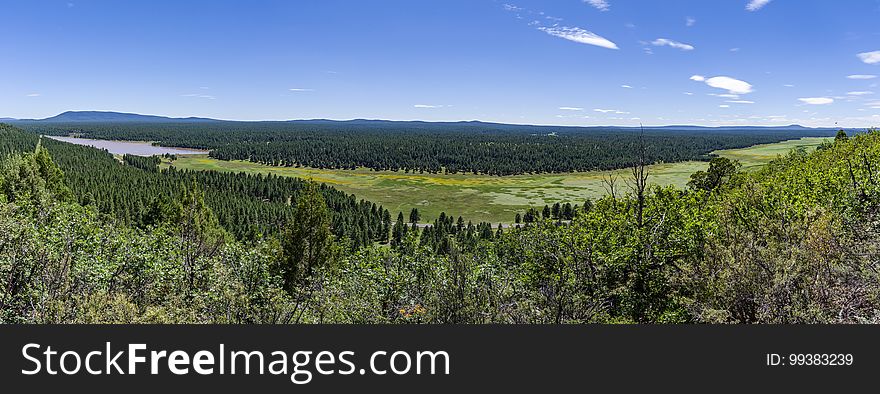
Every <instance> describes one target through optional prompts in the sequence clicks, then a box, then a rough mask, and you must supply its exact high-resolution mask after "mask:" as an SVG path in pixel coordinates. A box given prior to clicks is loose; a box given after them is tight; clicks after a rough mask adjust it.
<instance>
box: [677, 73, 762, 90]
mask: <svg viewBox="0 0 880 394" xmlns="http://www.w3.org/2000/svg"><path fill="white" fill-rule="evenodd" d="M691 81H697V82H705V83H706V85H709V86H711V87H713V88H718V89H724V90H726V91H728V92H730V94H746V93H751V92H752V85H751V84H750V83H748V82H746V81H740V80H738V79H735V78H731V77H725V76H719V77H712V78H708V79H707V78H706V77H704V76H702V75H694V76H692V77H691Z"/></svg>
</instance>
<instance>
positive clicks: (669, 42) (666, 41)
mask: <svg viewBox="0 0 880 394" xmlns="http://www.w3.org/2000/svg"><path fill="white" fill-rule="evenodd" d="M651 44H653V45H654V46H658V47H661V46H670V47H673V48H675V49H681V50H682V51H692V50H694V46H693V45H690V44H685V43H681V42H678V41H673V40H670V39H668V38H658V39H656V40H654V41H651Z"/></svg>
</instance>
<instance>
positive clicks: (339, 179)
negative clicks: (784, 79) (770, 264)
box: [163, 138, 828, 223]
mask: <svg viewBox="0 0 880 394" xmlns="http://www.w3.org/2000/svg"><path fill="white" fill-rule="evenodd" d="M825 140H828V138H802V139H798V140H790V141H784V142H780V143H776V144H767V145H756V146H752V147H749V148H743V149H730V150H722V151H717V152H715V153H716V154H718V155H720V156H723V157H728V158H730V159H736V160H739V161H740V163H741V164H742V166H743V168H744V169H750V168H755V167H758V166H761V165H763V164H766V163H767V162H769V161H770V160H772V159H775V158H776V157H777V156H779V155H784V154H786V153H788V152H789V151H790V150H792V149H795V148H798V147H804V148H807V149H812V148H815V147H816V146H818V145H819V144H821V143H822V141H825ZM169 164H171V165H173V166H174V167H176V168H178V169H189V170H217V171H229V172H246V173H262V174H275V175H281V176H292V177H300V178H305V179H312V180H314V181H317V182H322V183H326V184H328V185H330V186H333V187H335V188H337V189H340V190H342V191H345V192H347V193H352V194H354V195H356V196H357V197H359V198H363V199H366V200H369V201H373V202H375V203H377V204H381V205H382V206H384V207H385V208H387V209H388V210H389V211H391V212H392V213H396V212H404V213H408V212H409V211H410V210H411V209H412V208H418V209H419V212H420V213H421V214H422V218H423V221H431V220H434V219H435V218H436V217H437V216H438V215H439V214H440V212H446V213H447V214H451V215H453V216H456V217H457V216H462V217H465V218H467V219H469V220H472V221H474V222H483V221H485V222H490V223H511V222H513V218H514V216H515V215H516V213H517V212H523V211H524V210H526V209H528V208H529V207H530V206H531V207H537V208H542V207H543V206H544V205H551V204H554V203H556V202H561V203H565V202H570V203H572V204H582V203H583V201H584V200H585V199H588V198H589V199H597V198H599V197H601V196H604V195H605V194H607V193H608V191H607V186H606V183H605V182H604V180H603V179H605V178H607V177H608V176H609V175H611V176H616V177H617V179H618V181H617V184H618V190H622V191H624V192H625V191H626V190H628V189H627V186H626V185H625V183H624V180H625V179H627V178H628V177H629V170H627V169H621V170H615V171H590V172H579V173H566V174H535V175H516V176H505V177H498V176H488V175H473V174H428V173H424V174H419V173H404V172H403V171H400V172H392V171H372V170H369V169H365V168H361V169H356V170H326V169H316V168H294V167H273V166H267V165H262V164H256V163H251V162H246V161H222V160H215V159H211V158H209V157H207V155H190V156H179V157H178V158H177V160H175V161H174V162H173V163H168V162H165V163H163V166H165V167H167V166H168V165H169ZM706 167H707V163H705V162H694V161H689V162H681V163H670V164H656V165H652V166H651V167H650V178H649V181H650V182H651V183H654V184H658V185H674V186H676V187H678V188H684V187H685V185H686V184H687V182H688V180H689V178H690V175H691V174H693V173H694V172H696V171H702V170H705V169H706Z"/></svg>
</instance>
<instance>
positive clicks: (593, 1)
mask: <svg viewBox="0 0 880 394" xmlns="http://www.w3.org/2000/svg"><path fill="white" fill-rule="evenodd" d="M584 3H587V4H589V5H591V6H593V7H595V8H596V9H597V10H599V11H602V12H605V11H608V10H610V9H611V4H608V2H607V1H606V0H584Z"/></svg>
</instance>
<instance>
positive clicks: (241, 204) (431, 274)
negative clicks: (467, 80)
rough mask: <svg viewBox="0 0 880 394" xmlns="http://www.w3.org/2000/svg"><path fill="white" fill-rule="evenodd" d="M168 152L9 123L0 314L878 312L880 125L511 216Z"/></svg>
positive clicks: (671, 319) (820, 319) (748, 315)
mask: <svg viewBox="0 0 880 394" xmlns="http://www.w3.org/2000/svg"><path fill="white" fill-rule="evenodd" d="M96 136H97V135H96ZM523 138H525V137H523ZM636 154H637V156H639V155H638V152H636ZM156 160H157V159H155V158H136V157H125V158H123V159H122V161H121V162H120V161H119V160H117V159H115V158H114V157H113V156H111V155H109V154H107V153H106V152H103V151H99V150H96V149H91V148H87V147H81V146H74V145H70V144H65V143H61V142H56V141H47V140H43V141H40V140H39V139H38V138H37V137H36V136H35V135H34V134H29V133H25V132H22V131H21V130H19V129H16V128H14V127H8V126H0V322H7V323H25V322H27V323H71V322H77V323H110V322H120V323H161V322H167V323H331V322H334V323H703V322H712V323H856V322H880V314H878V310H880V278H878V267H877V262H878V261H880V219H878V212H880V172H878V171H880V132H877V131H869V132H867V133H862V134H859V135H855V136H847V135H846V133H839V134H838V136H837V138H836V139H835V141H834V142H833V143H827V144H825V145H823V146H821V147H820V148H819V149H818V150H816V151H810V152H808V151H805V150H795V151H792V152H791V153H789V154H788V155H787V156H785V157H780V158H779V159H777V160H775V161H773V162H771V163H770V164H769V165H767V166H765V167H764V168H762V169H760V170H758V171H756V172H748V173H745V172H742V171H740V169H739V167H738V165H737V163H736V162H732V161H730V160H728V159H723V158H713V159H712V160H711V162H710V165H709V168H708V169H707V170H706V171H704V172H699V173H696V174H694V176H693V177H692V179H691V182H690V184H689V186H688V187H687V188H686V189H676V188H673V187H666V188H661V187H655V186H650V185H649V184H648V183H647V182H646V179H648V177H650V173H649V172H646V170H645V168H646V167H644V164H645V163H647V160H645V156H639V158H638V159H637V160H635V163H636V164H635V165H634V166H633V167H632V179H628V180H627V181H626V182H624V183H622V185H621V186H619V189H618V190H617V192H616V193H612V194H610V195H609V196H607V197H605V198H602V199H600V200H597V201H586V202H584V203H583V204H582V205H576V204H572V205H568V206H566V205H565V204H562V205H560V206H558V207H557V206H554V207H547V208H545V209H543V210H541V211H538V210H534V211H529V212H525V213H524V215H523V217H521V218H520V219H522V220H521V221H522V222H523V223H522V225H521V227H518V228H504V229H493V228H491V227H489V226H488V225H486V224H476V225H475V224H469V223H467V221H466V220H465V219H464V218H461V219H459V218H455V219H453V218H452V217H451V216H446V215H443V216H441V217H440V218H438V219H437V220H435V221H434V222H433V223H432V224H430V225H429V226H427V227H424V228H422V227H421V226H419V225H418V223H419V221H420V220H421V219H420V215H419V213H418V212H417V211H412V212H409V213H408V215H405V213H398V214H397V215H396V216H397V218H396V219H395V218H391V217H390V216H391V213H390V212H388V211H387V210H385V209H382V208H380V207H375V208H374V206H373V205H372V204H371V203H369V202H366V201H364V202H361V201H357V200H356V199H354V198H353V197H351V196H345V195H344V194H341V193H340V192H338V191H335V190H333V189H330V188H327V187H323V186H320V185H317V184H314V183H311V182H304V181H300V180H296V179H274V178H269V179H267V178H265V177H264V178H260V177H252V176H246V175H233V174H229V175H224V174H219V173H210V172H206V173H198V174H196V173H186V172H179V171H175V170H166V171H160V170H158V169H157V167H156V166H155V165H154V164H155V163H156ZM526 219H527V220H526ZM269 228H274V230H267V229H269ZM355 229H356V230H355Z"/></svg>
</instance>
